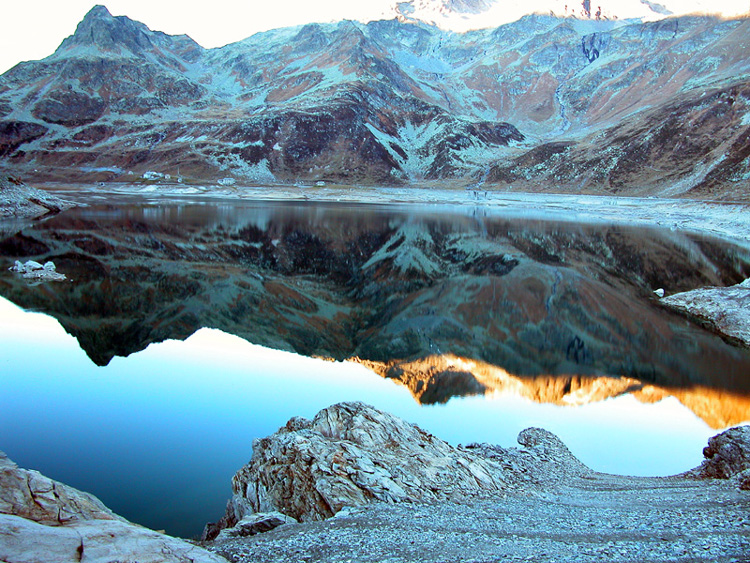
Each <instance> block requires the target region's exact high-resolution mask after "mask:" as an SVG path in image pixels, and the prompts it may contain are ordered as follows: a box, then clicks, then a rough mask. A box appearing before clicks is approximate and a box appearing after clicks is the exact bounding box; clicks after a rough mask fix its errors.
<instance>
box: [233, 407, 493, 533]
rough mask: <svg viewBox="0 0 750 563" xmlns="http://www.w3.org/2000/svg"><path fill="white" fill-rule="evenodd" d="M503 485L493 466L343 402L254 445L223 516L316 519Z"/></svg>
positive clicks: (385, 416)
mask: <svg viewBox="0 0 750 563" xmlns="http://www.w3.org/2000/svg"><path fill="white" fill-rule="evenodd" d="M505 487H506V484H505V481H504V479H503V476H502V470H500V468H499V467H496V466H495V465H494V464H493V463H492V462H488V461H487V460H485V459H482V458H481V457H480V456H477V455H475V454H473V453H472V452H470V451H466V450H461V449H458V448H455V447H453V446H450V445H449V444H447V443H446V442H444V441H442V440H440V439H438V438H435V437H434V436H432V435H431V434H429V433H427V432H425V431H423V430H421V429H420V428H418V427H417V426H414V425H413V424H409V423H407V422H405V421H404V420H401V419H399V418H397V417H395V416H392V415H390V414H388V413H384V412H382V411H378V410H377V409H374V408H372V407H370V406H367V405H365V404H362V403H341V404H338V405H334V406H332V407H329V408H327V409H324V410H322V411H321V412H319V413H318V414H317V415H316V416H315V418H314V419H313V420H312V421H310V420H305V419H302V418H299V417H297V418H293V419H291V420H290V421H289V422H288V423H287V425H286V426H285V427H283V428H281V429H279V431H278V432H277V433H276V434H274V435H272V436H270V437H268V438H263V439H259V440H255V441H254V442H253V456H252V458H251V460H250V462H249V463H248V465H246V466H245V467H243V468H242V469H241V470H240V471H239V472H238V473H237V474H236V475H235V476H234V477H233V479H232V490H233V491H234V496H233V499H232V501H230V503H229V506H228V515H227V516H228V517H229V518H228V520H229V521H230V522H231V521H240V520H242V519H243V518H244V517H245V516H246V515H247V514H249V513H252V512H269V511H279V512H281V513H283V514H286V515H288V516H291V517H292V518H294V519H296V520H299V521H310V520H321V519H325V518H330V517H331V516H333V515H334V514H336V513H337V512H339V511H340V510H341V509H343V508H345V507H352V506H360V505H363V504H366V503H368V502H371V501H373V500H379V501H383V502H390V503H393V502H429V501H436V500H448V499H452V500H459V499H467V498H471V497H476V496H488V495H490V494H493V493H497V492H498V491H501V490H503V489H504V488H505Z"/></svg>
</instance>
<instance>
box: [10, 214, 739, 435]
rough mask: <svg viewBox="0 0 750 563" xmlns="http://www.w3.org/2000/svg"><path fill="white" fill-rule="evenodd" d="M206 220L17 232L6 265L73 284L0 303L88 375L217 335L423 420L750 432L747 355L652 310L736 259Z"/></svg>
mask: <svg viewBox="0 0 750 563" xmlns="http://www.w3.org/2000/svg"><path fill="white" fill-rule="evenodd" d="M206 209H207V208H206V206H195V207H191V206H187V207H183V206H180V205H176V206H172V207H169V206H167V207H164V208H162V209H161V210H160V211H159V212H158V213H157V215H156V216H154V215H144V213H143V211H142V209H141V208H138V207H135V208H128V207H127V206H126V205H125V206H122V205H118V206H106V205H105V206H103V207H102V206H100V207H94V208H90V209H81V210H78V211H73V212H67V213H66V214H64V215H60V216H57V217H54V218H52V219H49V220H47V221H45V222H43V223H40V224H37V225H34V226H33V227H29V228H26V229H23V230H22V231H20V232H18V233H16V234H15V235H13V236H10V237H7V238H5V239H3V240H0V255H2V256H3V257H5V259H6V261H7V262H8V265H9V266H10V265H12V264H13V262H14V261H15V260H21V261H23V260H27V259H34V260H37V261H40V262H46V261H47V260H52V261H53V262H54V263H55V264H56V266H57V271H58V272H59V273H61V274H63V275H65V276H66V277H67V279H68V280H70V281H67V282H62V283H58V284H54V285H44V286H40V287H29V285H28V283H27V281H26V280H24V279H23V278H22V277H21V276H19V275H16V274H14V273H12V272H8V271H5V270H3V272H4V273H3V272H0V294H2V295H3V296H4V297H6V298H8V299H10V300H11V301H14V302H15V303H17V304H19V305H21V306H22V307H24V308H27V309H34V310H39V311H44V312H46V313H48V314H51V315H53V316H55V317H56V318H57V319H58V320H59V321H60V322H61V324H62V326H63V327H65V329H66V330H67V331H68V332H70V333H71V334H72V335H74V336H75V337H76V338H77V339H78V341H79V343H80V345H81V347H82V348H83V349H84V350H85V351H86V352H87V354H89V356H90V357H91V358H92V360H93V361H95V362H96V363H97V364H100V365H104V364H107V363H108V362H109V361H110V360H111V359H112V357H114V356H115V355H119V356H126V355H128V354H131V353H133V352H136V351H139V350H142V349H144V348H145V347H146V346H147V345H148V344H150V343H151V342H159V341H162V340H165V339H168V338H177V339H184V338H186V337H187V336H189V335H190V334H192V333H193V332H195V331H196V330H198V329H199V328H201V327H213V328H219V329H221V330H223V331H225V332H228V333H232V334H236V335H239V336H241V337H243V338H245V339H247V340H248V341H250V342H253V343H256V344H260V345H264V346H269V347H273V348H277V349H283V350H291V351H295V352H298V353H301V354H305V355H313V356H322V357H326V358H332V359H336V360H346V359H352V360H355V361H359V362H361V363H363V364H365V365H367V366H369V367H370V368H372V369H374V370H375V371H377V372H378V373H380V374H381V375H383V376H384V377H387V378H390V379H392V380H394V381H397V382H400V383H403V384H404V385H406V386H407V387H408V388H409V389H410V390H411V391H412V393H413V394H414V396H415V397H416V398H417V399H418V400H419V401H420V402H422V403H435V402H444V401H446V400H448V399H449V398H450V397H452V396H457V395H468V394H484V393H487V394H492V393H499V392H513V393H517V394H520V395H522V396H525V397H528V398H530V399H532V400H536V401H542V402H550V403H555V404H582V403H585V402H590V401H595V400H602V399H604V398H606V397H610V396H616V395H620V394H623V393H636V396H638V397H639V398H641V400H644V401H655V400H659V399H661V398H663V397H664V396H665V395H673V396H676V397H678V398H679V399H680V400H681V401H682V402H683V403H684V404H686V405H687V406H689V407H690V408H691V409H693V410H694V412H696V413H697V414H698V415H699V416H701V417H703V418H704V419H705V420H706V421H707V422H708V423H709V424H711V425H712V426H713V427H716V428H723V427H726V426H728V425H731V424H737V423H740V422H743V421H746V420H748V418H749V416H748V415H749V413H750V409H749V404H748V401H749V397H750V388H748V381H747V377H746V374H747V373H749V372H750V356H749V355H748V351H747V349H746V348H743V347H739V346H736V345H735V344H734V343H732V342H725V341H724V340H723V339H722V338H721V337H720V336H717V335H715V334H713V333H712V332H710V331H707V330H706V329H705V328H704V327H702V326H701V325H700V324H696V323H694V322H692V321H690V320H686V319H685V318H684V317H683V316H681V315H677V314H673V313H671V312H670V311H669V310H666V309H665V308H664V307H663V305H662V304H661V303H660V300H659V298H658V297H656V295H654V293H653V291H654V289H655V288H665V289H666V290H667V292H668V293H669V294H672V293H677V292H681V291H685V290H690V289H694V288H699V287H704V286H707V285H732V284H734V283H737V282H739V281H741V280H744V279H745V278H746V277H748V275H749V274H750V256H748V253H747V250H746V249H745V248H744V247H742V246H734V245H732V244H728V243H726V242H720V241H719V240H713V239H711V238H707V237H705V236H697V235H696V236H692V235H689V234H685V233H680V232H673V231H669V230H659V229H654V230H650V229H647V228H644V227H626V226H621V227H616V226H596V225H589V226H586V225H566V224H561V223H554V222H538V223H534V224H531V223H529V222H528V221H521V222H517V221H513V220H511V219H507V218H502V217H497V218H492V217H484V218H480V219H477V218H475V217H472V216H471V215H469V214H456V215H445V216H443V217H437V216H435V215H433V214H430V213H426V212H425V213H423V212H415V210H414V209H411V210H410V211H409V212H406V211H404V212H399V211H398V209H397V208H391V209H388V210H387V212H386V211H378V210H377V209H367V208H364V209H362V210H360V211H361V212H357V213H356V214H354V215H352V212H351V211H350V210H349V209H347V208H346V207H340V206H324V205H320V206H306V207H302V206H277V207H274V208H273V209H272V210H269V209H259V208H252V207H251V208H249V209H247V208H246V209H245V210H244V211H240V210H238V211H236V212H233V213H229V214H226V213H225V212H224V211H221V209H222V208H209V211H207V210H206ZM210 209H215V210H216V211H211V210H210ZM217 211H218V212H219V213H218V214H217V215H214V214H213V213H215V212H217ZM205 213H208V215H205Z"/></svg>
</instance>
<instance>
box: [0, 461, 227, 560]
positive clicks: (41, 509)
mask: <svg viewBox="0 0 750 563" xmlns="http://www.w3.org/2000/svg"><path fill="white" fill-rule="evenodd" d="M84 560H85V561H89V562H92V563H111V562H112V561H138V562H139V563H188V562H194V563H226V560H225V559H223V558H222V557H219V556H218V555H214V554H212V553H209V552H208V551H205V550H204V549H202V548H200V547H197V546H195V545H193V544H190V543H188V542H186V541H183V540H180V539H177V538H172V537H169V536H166V535H164V534H161V533H158V532H155V531H152V530H149V529H147V528H143V527H141V526H138V525H136V524H132V523H130V522H128V521H127V520H125V519H124V518H122V517H120V516H117V515H116V514H114V513H113V512H112V511H111V510H109V509H108V508H107V507H106V506H104V504H102V502H101V501H100V500H99V499H97V498H96V497H95V496H93V495H90V494H88V493H85V492H82V491H79V490H77V489H74V488H73V487H69V486H67V485H64V484H62V483H59V482H57V481H53V480H52V479H49V478H48V477H45V476H44V475H42V474H41V473H39V472H37V471H29V470H25V469H21V468H19V467H18V466H17V465H16V464H15V463H13V462H12V461H11V460H10V459H8V457H7V456H6V455H5V454H4V453H3V452H0V561H8V562H13V563H40V562H47V561H49V562H50V563H51V562H55V563H67V562H71V563H72V562H77V561H84Z"/></svg>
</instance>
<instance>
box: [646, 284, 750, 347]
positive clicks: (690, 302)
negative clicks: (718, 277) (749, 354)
mask: <svg viewBox="0 0 750 563" xmlns="http://www.w3.org/2000/svg"><path fill="white" fill-rule="evenodd" d="M661 302H662V303H663V304H664V305H667V306H668V307H670V308H672V309H675V310H677V311H681V312H683V313H685V314H687V315H690V316H692V317H697V318H698V319H700V320H701V321H703V322H705V323H707V324H708V325H709V326H710V327H711V328H713V329H714V330H715V331H717V332H719V333H721V334H723V335H725V336H728V337H729V338H732V339H735V340H738V341H740V342H742V343H743V344H745V345H746V346H750V279H747V280H745V281H744V282H742V283H739V284H737V285H733V286H730V287H706V288H700V289H694V290H692V291H685V292H682V293H675V294H674V295H670V296H669V297H665V298H664V299H662V300H661Z"/></svg>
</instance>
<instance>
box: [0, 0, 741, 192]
mask: <svg viewBox="0 0 750 563" xmlns="http://www.w3.org/2000/svg"><path fill="white" fill-rule="evenodd" d="M590 17H591V14H590V13H589V16H588V17H583V18H582V19H581V18H580V17H568V18H558V17H552V16H539V15H534V16H527V17H525V18H523V19H521V20H519V21H518V22H515V23H512V24H508V25H504V26H501V27H499V28H496V29H485V30H478V31H473V32H468V33H463V34H455V33H450V32H445V31H441V30H440V29H438V28H436V27H433V26H429V25H426V24H423V23H419V22H416V23H415V22H411V23H409V22H405V21H397V20H392V21H376V22H371V23H369V24H360V23H356V22H349V21H345V22H340V23H337V24H325V25H323V24H310V25H307V26H304V27H299V28H289V29H282V30H275V31H270V32H267V33H262V34H258V35H255V36H253V37H250V38H248V39H246V40H244V41H240V42H238V43H234V44H231V45H227V46H225V47H221V48H217V49H203V48H202V47H200V46H199V45H198V44H197V43H195V42H194V41H192V40H191V39H190V38H189V37H186V36H169V35H166V34H163V33H159V32H155V31H151V30H150V29H148V28H147V27H146V26H145V25H143V24H141V23H138V22H134V21H132V20H129V19H128V18H126V17H112V16H111V15H110V14H109V12H108V11H107V10H106V8H104V7H102V6H97V7H95V8H94V9H92V11H91V12H90V13H89V14H88V15H87V16H86V18H85V19H84V20H83V21H82V22H81V23H80V24H79V26H78V29H77V30H76V33H75V34H74V35H72V36H70V37H69V38H68V39H66V40H65V41H64V42H63V43H62V44H61V45H60V47H59V48H58V49H57V51H56V52H55V53H54V54H52V55H51V56H49V57H47V58H46V59H44V60H42V61H36V62H27V63H21V64H19V65H17V66H16V67H14V68H13V69H11V70H9V71H8V72H6V73H5V74H4V75H3V76H2V77H0V165H2V166H3V167H4V168H6V169H8V170H10V171H13V172H14V174H15V173H17V174H22V175H23V176H24V177H26V178H28V179H29V180H35V181H39V180H53V181H59V180H65V181H70V180H77V181H89V182H92V181H103V180H118V181H147V182H153V181H164V182H175V181H180V182H198V183H206V182H208V183H216V182H218V181H219V180H222V181H225V182H237V183H238V184H248V183H250V184H257V183H258V182H261V183H295V182H302V183H312V182H317V181H325V182H339V183H341V182H344V183H350V184H351V183H354V184H362V185H373V184H375V185H390V184H412V183H416V182H419V183H423V182H428V183H430V182H431V183H432V184H431V185H433V186H434V187H436V188H439V187H441V186H444V185H445V183H446V182H448V183H453V184H457V185H462V186H463V185H480V186H482V187H483V188H485V189H493V188H502V189H515V190H518V189H523V190H530V191H540V190H541V191H566V192H575V193H581V192H584V193H600V194H601V193H606V194H620V195H625V194H630V195H634V194H637V195H649V194H659V195H668V196H687V197H696V198H712V199H735V200H747V199H748V197H750V196H749V195H748V193H749V192H748V189H747V185H748V183H747V180H748V177H749V176H748V175H749V174H750V168H749V166H750V165H749V164H748V163H749V162H750V160H748V150H750V149H748V135H749V131H750V123H748V118H747V115H750V113H749V112H750V107H749V104H750V101H749V100H750V98H749V97H748V78H747V77H748V72H749V67H748V60H750V58H749V57H748V56H747V52H748V48H749V46H748V37H750V33H749V32H748V26H749V25H750V22H749V21H748V20H746V19H734V20H722V19H718V18H713V17H697V16H690V17H680V18H671V19H665V20H660V21H656V22H650V23H640V22H637V21H632V20H630V21H624V20H623V21H618V20H607V21H604V20H596V19H589V18H590ZM144 175H145V176H144Z"/></svg>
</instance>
